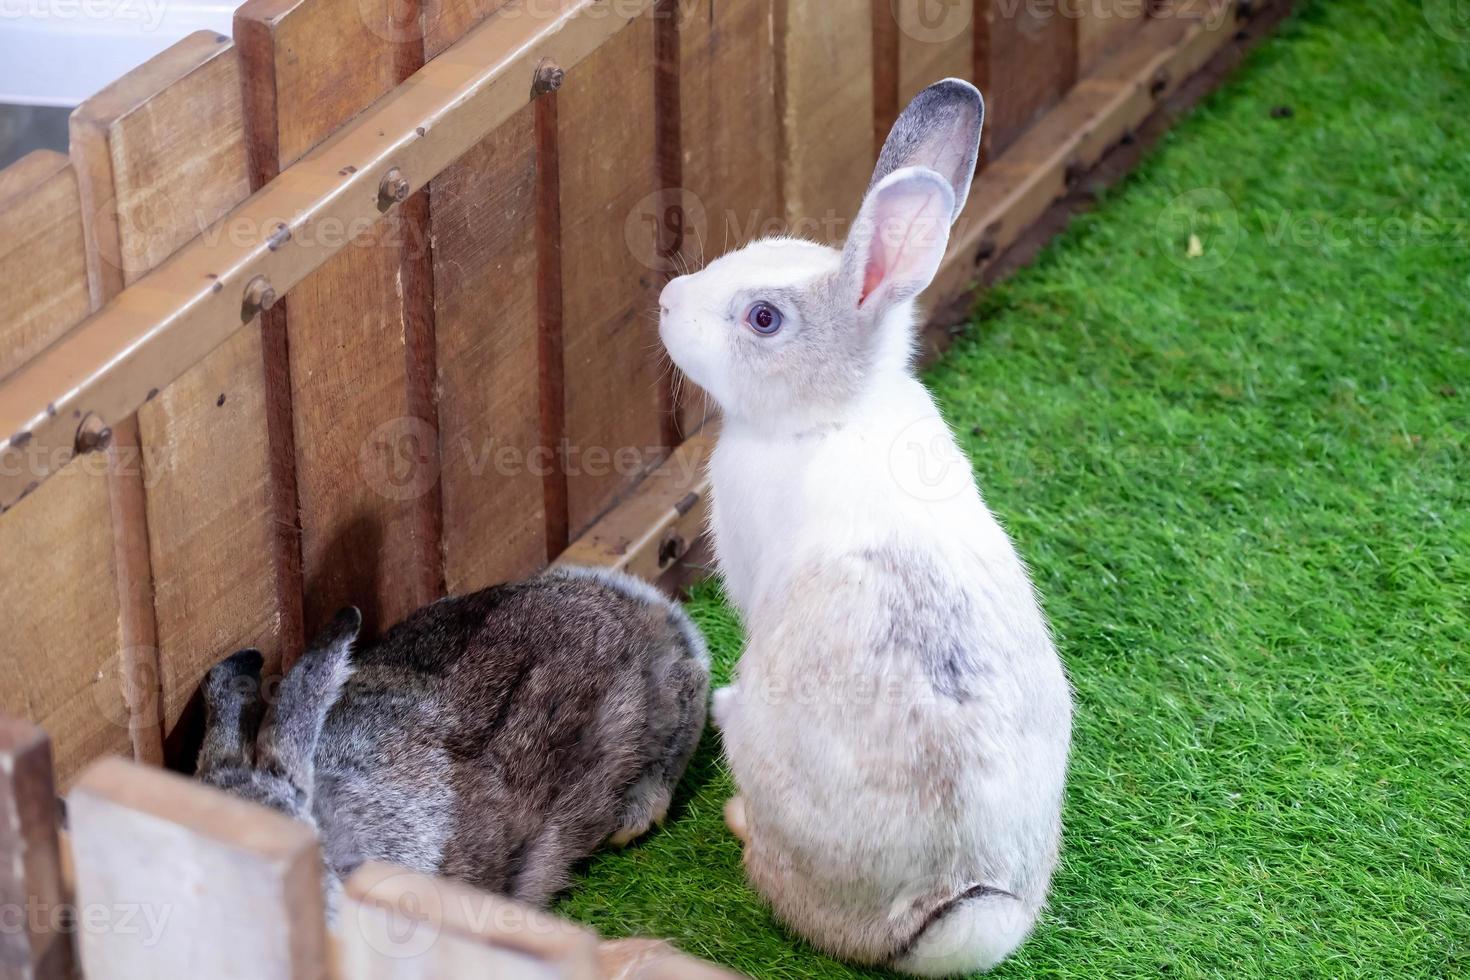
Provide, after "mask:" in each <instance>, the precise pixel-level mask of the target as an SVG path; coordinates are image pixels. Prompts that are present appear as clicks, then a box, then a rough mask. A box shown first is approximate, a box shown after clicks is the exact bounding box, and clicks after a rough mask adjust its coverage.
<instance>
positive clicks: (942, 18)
mask: <svg viewBox="0 0 1470 980" xmlns="http://www.w3.org/2000/svg"><path fill="white" fill-rule="evenodd" d="M885 2H888V3H890V5H891V7H892V9H893V10H894V11H895V12H896V15H897V19H898V36H899V42H898V55H899V61H898V106H899V107H900V109H901V108H902V107H903V106H906V105H908V103H909V102H910V101H911V100H912V99H913V97H914V96H916V95H918V94H919V93H920V92H922V91H923V90H924V89H926V88H928V87H929V86H930V85H933V84H934V83H935V82H937V81H940V80H941V79H945V78H965V79H969V80H970V81H974V78H975V4H976V3H977V2H980V3H983V2H984V0H885ZM1123 2H1127V0H1123Z"/></svg>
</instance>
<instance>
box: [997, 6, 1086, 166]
mask: <svg viewBox="0 0 1470 980" xmlns="http://www.w3.org/2000/svg"><path fill="white" fill-rule="evenodd" d="M976 2H977V3H978V4H979V6H978V7H977V10H976V24H975V26H976V34H975V50H976V63H975V84H976V85H978V86H979V87H980V91H981V92H982V93H984V95H985V154H986V155H985V158H986V159H991V158H994V157H995V156H997V155H999V154H1000V153H1002V152H1004V151H1005V150H1006V148H1007V147H1009V146H1010V145H1011V144H1012V143H1014V142H1015V141H1016V139H1017V138H1018V137H1019V136H1020V135H1021V134H1022V133H1023V132H1025V131H1026V128H1027V127H1028V126H1030V125H1031V124H1032V123H1033V122H1035V121H1036V120H1037V119H1038V118H1039V117H1040V116H1041V114H1042V113H1044V112H1045V111H1046V110H1047V109H1050V108H1051V107H1052V106H1054V105H1056V104H1057V102H1058V101H1060V100H1061V98H1062V96H1064V95H1065V94H1066V93H1067V91H1068V90H1069V89H1071V87H1072V85H1073V83H1074V82H1075V81H1076V79H1077V32H1076V26H1077V20H1076V18H1075V17H1066V16H1062V15H1061V13H1060V8H1059V7H1057V6H1055V5H1052V4H1033V3H1021V2H1016V0H976Z"/></svg>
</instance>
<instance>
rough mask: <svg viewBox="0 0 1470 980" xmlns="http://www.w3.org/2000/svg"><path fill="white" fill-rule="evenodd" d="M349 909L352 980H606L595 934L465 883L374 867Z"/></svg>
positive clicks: (360, 881) (360, 874)
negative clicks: (423, 979)
mask: <svg viewBox="0 0 1470 980" xmlns="http://www.w3.org/2000/svg"><path fill="white" fill-rule="evenodd" d="M343 905H344V915H343V920H344V922H345V927H344V928H342V929H340V930H339V935H340V937H341V961H342V973H343V975H344V976H352V977H373V978H381V980H397V978H403V980H409V978H417V977H494V978H496V980H541V978H549V977H556V978H559V980H602V977H601V974H600V972H599V971H598V964H597V937H596V936H595V935H594V934H593V933H592V932H590V931H589V930H587V929H585V928H583V927H581V926H578V925H575V924H573V923H571V922H568V921H566V920H564V919H559V918H556V917H555V916H552V915H549V914H547V913H545V912H539V911H537V910H535V909H529V908H525V907H523V906H520V905H517V904H515V903H514V902H511V901H510V900H508V899H505V898H501V897H499V896H496V895H490V894H488V893H486V892H482V891H477V890H476V889H473V888H471V887H469V886H468V885H465V884H462V883H460V882H455V881H446V880H444V879H442V878H432V877H429V876H428V875H422V874H415V873H412V872H408V871H404V870H403V869H401V868H394V867H390V866H388V865H385V864H378V863H375V862H369V863H367V864H365V865H363V866H362V867H361V868H359V869H358V870H357V871H356V872H354V873H353V875H352V877H350V878H348V879H347V882H346V884H345V886H344V902H343Z"/></svg>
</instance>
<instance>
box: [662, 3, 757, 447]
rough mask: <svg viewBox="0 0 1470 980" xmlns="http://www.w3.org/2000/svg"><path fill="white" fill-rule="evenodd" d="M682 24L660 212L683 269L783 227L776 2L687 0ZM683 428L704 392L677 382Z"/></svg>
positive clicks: (692, 422) (690, 428)
mask: <svg viewBox="0 0 1470 980" xmlns="http://www.w3.org/2000/svg"><path fill="white" fill-rule="evenodd" d="M679 11H680V15H681V16H680V18H679V22H678V32H677V40H678V71H677V74H676V77H675V79H674V82H675V83H676V85H677V90H678V93H679V100H678V101H679V106H678V108H679V127H678V137H679V139H678V142H677V144H676V145H674V146H673V147H666V148H665V152H666V153H669V152H671V151H672V153H673V156H674V157H675V159H676V160H677V162H678V169H677V171H676V176H666V178H665V186H667V187H670V188H673V193H670V194H668V195H666V197H665V200H664V202H663V213H662V214H661V215H660V218H661V219H662V223H663V225H664V226H665V228H673V229H676V230H677V234H678V240H677V241H674V242H671V243H670V244H671V246H672V247H673V249H674V251H675V252H677V253H678V255H679V257H680V258H679V261H678V262H676V263H675V265H676V266H677V268H673V269H671V270H670V271H671V272H678V271H680V270H681V269H685V268H698V267H700V266H702V265H703V264H704V263H706V262H708V261H710V260H713V259H715V258H717V257H718V256H720V255H722V254H724V253H725V252H728V251H730V250H731V249H735V248H739V247H740V246H742V245H745V244H747V243H748V242H751V241H753V240H755V239H757V238H760V237H762V236H764V235H768V234H772V233H775V232H777V231H779V230H780V229H781V220H782V212H781V190H780V170H779V166H778V163H777V160H776V154H775V153H771V152H764V151H761V150H759V149H758V148H763V147H774V146H776V145H777V144H778V142H779V139H780V118H779V116H778V114H777V111H776V68H777V65H776V52H775V49H774V47H773V45H772V43H771V40H772V38H771V34H772V25H773V18H774V10H773V0H722V2H720V3H716V4H704V3H698V4H692V5H691V4H687V3H685V4H682V5H680V6H679ZM678 391H679V393H680V395H681V398H680V400H679V405H678V406H677V409H678V412H679V434H680V435H681V436H688V435H690V434H692V433H694V432H695V431H697V430H698V429H699V427H700V426H701V425H703V424H704V421H705V417H706V415H707V413H708V410H709V402H708V399H707V398H706V397H705V396H704V395H703V393H702V392H700V391H699V390H698V389H697V388H696V387H695V386H694V385H693V383H692V382H688V381H685V382H683V383H682V384H681V385H679V386H678Z"/></svg>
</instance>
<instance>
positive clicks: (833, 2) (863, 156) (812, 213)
mask: <svg viewBox="0 0 1470 980" xmlns="http://www.w3.org/2000/svg"><path fill="white" fill-rule="evenodd" d="M777 13H778V17H777V23H776V34H777V36H776V45H777V51H778V52H779V53H780V57H781V74H780V76H779V78H778V81H777V91H778V99H779V102H780V104H781V107H782V109H781V113H782V137H781V143H780V146H781V161H780V162H781V186H782V195H783V198H784V203H785V210H786V222H787V225H788V227H789V229H790V230H791V232H792V233H793V234H796V235H800V236H802V237H805V238H811V239H814V240H818V241H825V242H829V243H840V242H842V241H843V240H844V239H846V237H847V226H848V222H850V221H852V219H853V218H854V216H856V215H857V211H858V206H859V205H860V204H861V203H862V196H863V192H864V191H865V190H867V187H868V181H869V180H870V179H871V178H872V176H873V163H874V161H876V160H877V157H878V152H877V147H876V145H875V142H874V125H873V120H874V107H873V71H874V65H873V38H872V29H873V7H872V0H786V2H784V3H782V4H779V5H778V9H777Z"/></svg>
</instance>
